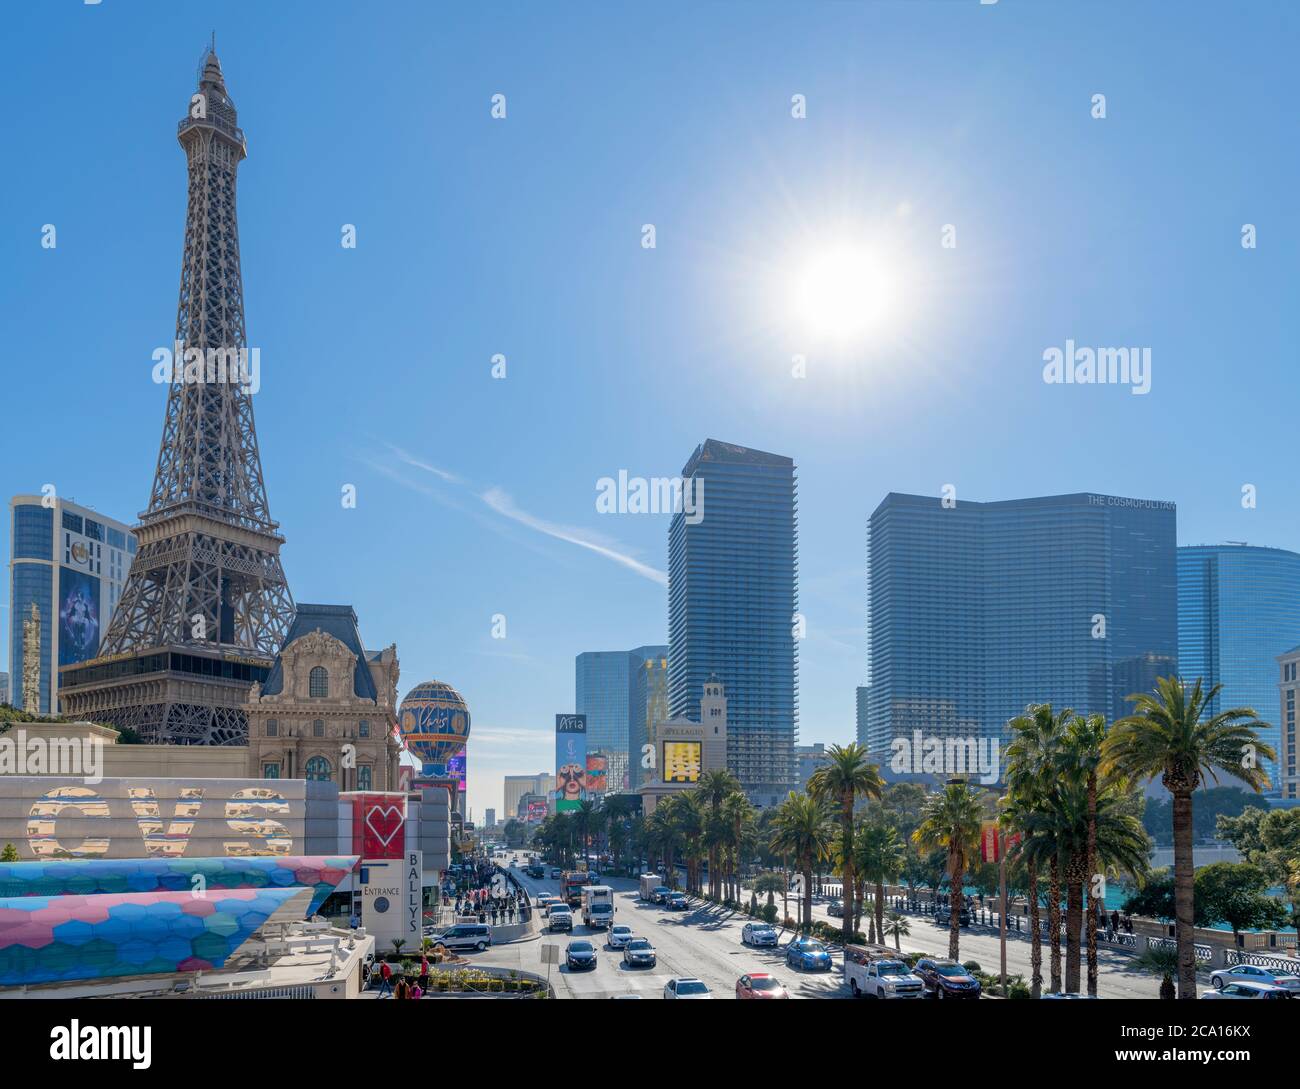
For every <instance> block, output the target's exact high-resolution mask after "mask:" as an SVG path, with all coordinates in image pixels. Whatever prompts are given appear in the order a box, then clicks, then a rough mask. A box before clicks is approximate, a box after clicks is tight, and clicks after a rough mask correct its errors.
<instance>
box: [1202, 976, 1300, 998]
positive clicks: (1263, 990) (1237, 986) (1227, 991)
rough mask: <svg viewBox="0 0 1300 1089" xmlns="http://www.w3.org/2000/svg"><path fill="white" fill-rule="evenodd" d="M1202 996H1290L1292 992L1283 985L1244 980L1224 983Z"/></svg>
mask: <svg viewBox="0 0 1300 1089" xmlns="http://www.w3.org/2000/svg"><path fill="white" fill-rule="evenodd" d="M1201 997H1202V998H1266V999H1277V998H1291V997H1293V992H1291V991H1289V990H1288V989H1287V988H1285V987H1279V986H1277V985H1276V984H1273V983H1247V982H1245V981H1244V980H1242V981H1238V982H1236V983H1225V984H1224V985H1223V987H1222V988H1221V989H1219V990H1214V991H1206V992H1205V993H1204V994H1203V995H1201Z"/></svg>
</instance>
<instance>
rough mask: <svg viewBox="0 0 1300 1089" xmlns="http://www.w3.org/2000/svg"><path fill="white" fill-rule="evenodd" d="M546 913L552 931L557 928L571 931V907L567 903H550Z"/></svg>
mask: <svg viewBox="0 0 1300 1089" xmlns="http://www.w3.org/2000/svg"><path fill="white" fill-rule="evenodd" d="M548 915H549V918H550V920H551V921H550V930H551V932H552V933H554V932H555V931H557V930H567V931H569V932H570V933H572V932H573V909H572V908H570V907H569V905H568V904H552V905H551V910H550V912H549V913H548Z"/></svg>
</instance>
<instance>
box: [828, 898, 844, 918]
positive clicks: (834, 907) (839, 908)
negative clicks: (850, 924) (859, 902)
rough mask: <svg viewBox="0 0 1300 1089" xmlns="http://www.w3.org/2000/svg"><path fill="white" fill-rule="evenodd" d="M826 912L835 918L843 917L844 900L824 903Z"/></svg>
mask: <svg viewBox="0 0 1300 1089" xmlns="http://www.w3.org/2000/svg"><path fill="white" fill-rule="evenodd" d="M826 914H827V915H829V916H831V917H832V918H835V919H843V918H844V901H843V900H832V901H831V902H830V903H829V904H827V905H826Z"/></svg>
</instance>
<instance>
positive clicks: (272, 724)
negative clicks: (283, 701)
mask: <svg viewBox="0 0 1300 1089" xmlns="http://www.w3.org/2000/svg"><path fill="white" fill-rule="evenodd" d="M266 736H267V737H279V736H280V720H279V719H275V718H268V719H267V720H266Z"/></svg>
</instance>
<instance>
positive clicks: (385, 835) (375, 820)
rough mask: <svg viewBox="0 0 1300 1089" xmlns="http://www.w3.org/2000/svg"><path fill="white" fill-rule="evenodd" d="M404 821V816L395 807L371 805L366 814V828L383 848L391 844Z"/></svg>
mask: <svg viewBox="0 0 1300 1089" xmlns="http://www.w3.org/2000/svg"><path fill="white" fill-rule="evenodd" d="M405 821H406V817H405V815H404V814H403V813H402V811H401V810H400V809H399V808H398V807H397V806H395V805H387V806H379V805H372V806H371V807H370V811H369V812H368V813H367V814H366V827H367V828H369V829H370V831H371V832H372V833H373V834H374V836H375V838H376V839H377V840H378V841H379V842H380V844H381V845H383V846H384V847H387V846H388V845H389V844H390V843H392V842H393V837H394V836H396V835H397V833H398V832H400V831H401V830H402V825H403V824H404V823H405Z"/></svg>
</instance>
